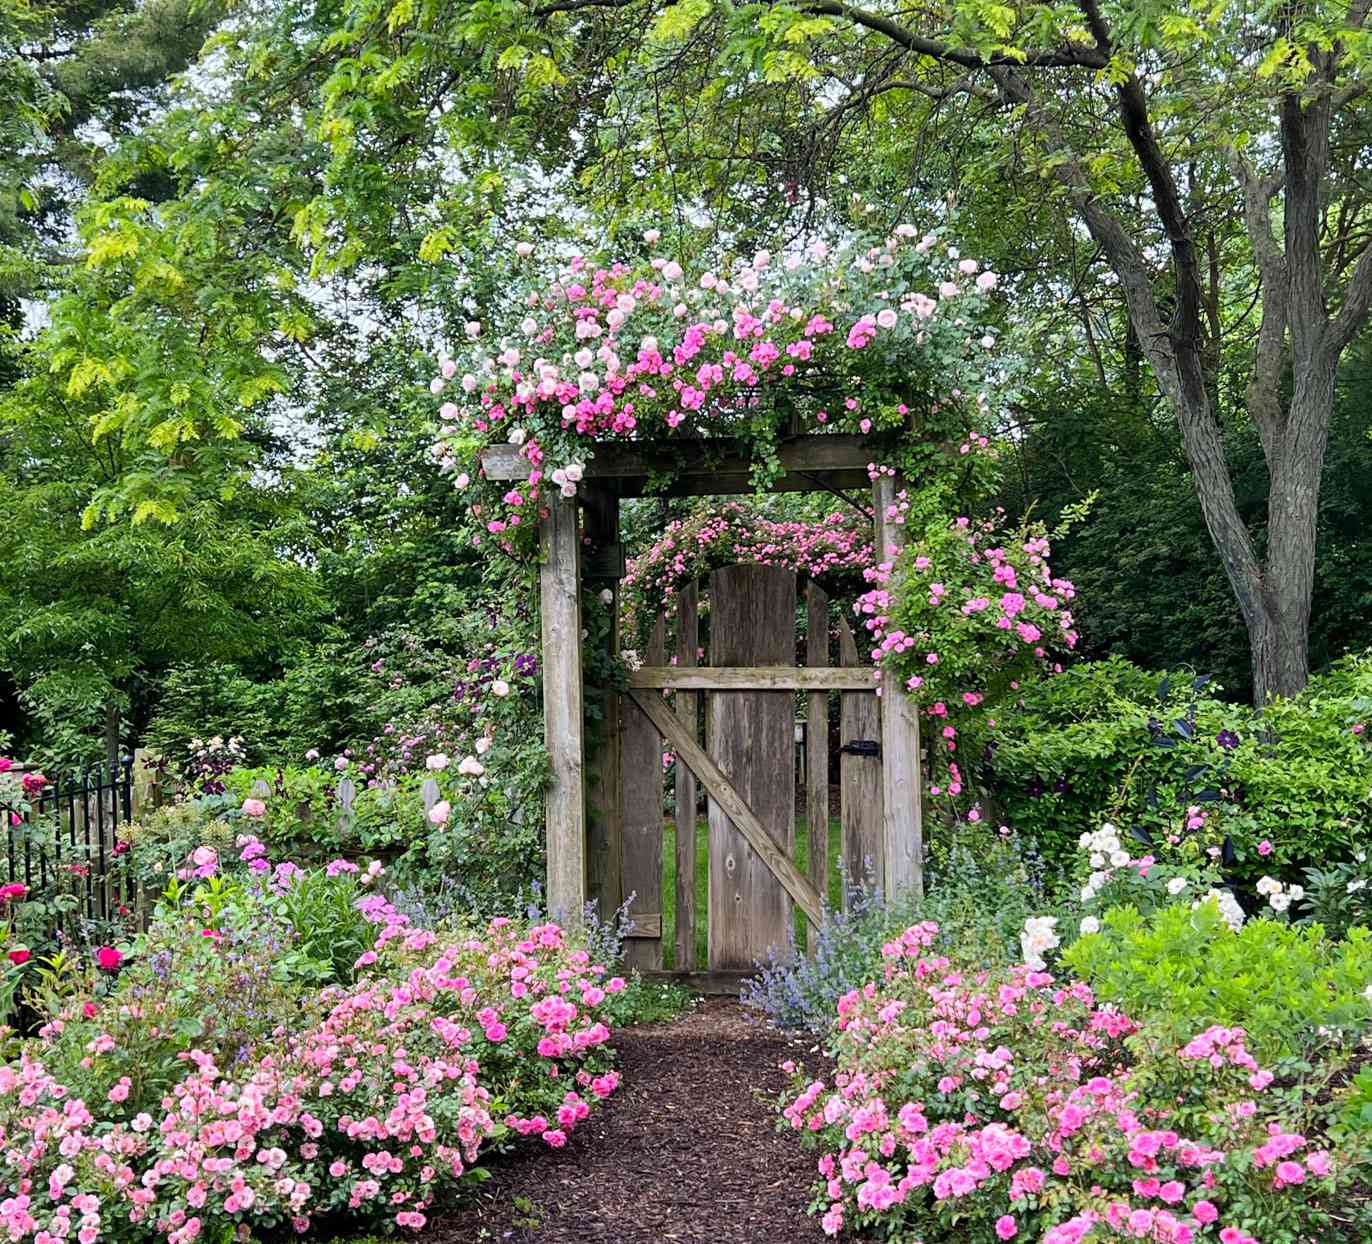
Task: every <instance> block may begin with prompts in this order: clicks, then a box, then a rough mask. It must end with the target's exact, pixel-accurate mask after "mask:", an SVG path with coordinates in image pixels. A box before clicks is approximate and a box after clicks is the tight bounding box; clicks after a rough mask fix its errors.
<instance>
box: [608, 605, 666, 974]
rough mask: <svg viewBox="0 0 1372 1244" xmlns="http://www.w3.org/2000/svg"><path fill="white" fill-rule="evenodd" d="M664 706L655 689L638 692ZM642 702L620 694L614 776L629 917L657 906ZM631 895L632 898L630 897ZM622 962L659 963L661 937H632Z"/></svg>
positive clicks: (658, 845) (653, 801)
mask: <svg viewBox="0 0 1372 1244" xmlns="http://www.w3.org/2000/svg"><path fill="white" fill-rule="evenodd" d="M665 647H666V627H665V624H664V623H663V620H662V619H661V618H658V620H657V622H656V624H655V625H654V626H653V632H652V636H651V638H650V639H649V640H648V647H647V652H646V653H645V655H646V656H647V658H648V660H649V661H652V662H654V663H656V664H661V663H662V661H663V660H665V656H664V649H665ZM644 694H645V695H646V696H651V697H652V698H653V699H654V700H655V701H656V703H657V704H659V705H661V707H662V711H663V712H664V713H669V712H670V710H669V709H668V708H667V706H666V705H665V704H664V703H663V701H662V693H661V692H660V691H647V692H644ZM642 703H643V702H642V701H640V700H637V699H625V700H624V701H623V704H624V709H623V714H622V720H621V723H620V735H619V742H620V775H621V778H620V780H621V784H622V786H623V816H624V824H623V844H624V848H623V859H624V899H625V901H626V902H628V904H629V916H630V918H631V919H632V918H635V916H636V915H637V913H638V912H643V913H645V914H658V913H661V911H662V824H663V811H662V802H663V800H662V732H661V731H660V730H659V729H658V727H657V726H656V725H654V724H653V721H652V719H651V718H649V717H648V716H646V715H645V714H644V713H643V712H642V711H640V710H641V708H642ZM630 896H632V897H630ZM624 957H625V962H626V963H627V964H628V965H629V966H630V967H635V968H639V969H640V970H642V971H649V970H655V969H657V968H660V967H661V966H662V939H661V936H660V924H659V936H658V937H657V938H652V939H649V938H634V939H633V940H632V941H630V942H629V943H628V944H627V945H626V946H625V948H624Z"/></svg>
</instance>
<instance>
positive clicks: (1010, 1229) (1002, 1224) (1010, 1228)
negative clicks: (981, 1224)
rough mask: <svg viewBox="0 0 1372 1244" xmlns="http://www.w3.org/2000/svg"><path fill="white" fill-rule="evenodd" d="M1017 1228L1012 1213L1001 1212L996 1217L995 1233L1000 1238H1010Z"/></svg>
mask: <svg viewBox="0 0 1372 1244" xmlns="http://www.w3.org/2000/svg"><path fill="white" fill-rule="evenodd" d="M1018 1230H1019V1228H1018V1227H1017V1226H1016V1225H1015V1217H1014V1215H1013V1214H1002V1215H1001V1216H1000V1217H999V1218H997V1219H996V1235H997V1236H998V1237H999V1238H1000V1239H1002V1240H1008V1239H1010V1238H1011V1237H1012V1236H1013V1235H1014V1234H1015V1233H1016V1232H1017V1231H1018Z"/></svg>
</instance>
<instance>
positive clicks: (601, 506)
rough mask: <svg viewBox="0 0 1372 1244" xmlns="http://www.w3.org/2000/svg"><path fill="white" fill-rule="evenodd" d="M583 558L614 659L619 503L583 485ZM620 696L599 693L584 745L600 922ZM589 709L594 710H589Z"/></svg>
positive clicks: (616, 811) (611, 897)
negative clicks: (604, 596)
mask: <svg viewBox="0 0 1372 1244" xmlns="http://www.w3.org/2000/svg"><path fill="white" fill-rule="evenodd" d="M581 492H582V501H583V505H584V507H585V523H584V528H583V532H582V539H583V542H584V544H585V558H584V559H583V562H582V578H583V580H584V581H585V587H586V590H587V591H593V590H598V591H600V592H602V593H603V592H608V593H609V594H610V598H609V600H608V601H607V602H606V608H607V609H608V610H609V611H610V631H609V634H608V635H606V636H605V650H606V655H607V656H610V657H617V656H618V655H619V646H620V645H619V581H620V579H622V578H623V577H624V551H623V549H622V547H621V546H620V543H619V498H618V497H617V496H616V495H615V494H614V493H613V492H611V491H610V490H609V489H608V488H600V487H595V486H594V485H583V486H582V489H581ZM619 700H620V697H619V692H618V691H617V690H616V689H615V688H614V687H612V686H607V687H604V688H602V689H601V691H600V694H599V705H598V706H599V709H600V728H599V729H598V730H597V731H595V732H594V734H593V736H592V737H589V738H588V739H587V740H586V818H587V820H586V885H587V894H588V896H589V898H590V900H591V901H592V902H593V903H595V905H596V911H597V912H598V914H599V915H600V918H601V919H602V920H609V919H611V918H612V917H613V916H614V913H615V912H616V911H618V910H619V907H620V904H622V903H623V902H624V807H623V802H622V798H621V795H622V791H621V784H620V778H619V762H620V756H619V731H620V720H621V711H620V702H619ZM592 707H593V708H594V707H595V706H594V705H593V706H592Z"/></svg>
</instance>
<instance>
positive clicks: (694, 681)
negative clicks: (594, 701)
mask: <svg viewBox="0 0 1372 1244" xmlns="http://www.w3.org/2000/svg"><path fill="white" fill-rule="evenodd" d="M629 686H631V687H677V688H681V689H682V690H690V691H839V690H842V691H873V692H874V691H876V689H877V683H876V681H875V680H874V679H873V677H872V671H871V669H870V668H868V669H843V668H840V667H835V666H831V665H828V664H825V665H820V666H813V667H810V668H802V669H796V668H795V667H794V666H787V665H781V666H775V665H753V666H748V665H734V666H725V667H720V666H715V665H707V666H704V667H703V668H700V669H682V668H680V667H679V666H676V665H644V666H643V667H642V668H640V669H636V670H631V671H630V672H629Z"/></svg>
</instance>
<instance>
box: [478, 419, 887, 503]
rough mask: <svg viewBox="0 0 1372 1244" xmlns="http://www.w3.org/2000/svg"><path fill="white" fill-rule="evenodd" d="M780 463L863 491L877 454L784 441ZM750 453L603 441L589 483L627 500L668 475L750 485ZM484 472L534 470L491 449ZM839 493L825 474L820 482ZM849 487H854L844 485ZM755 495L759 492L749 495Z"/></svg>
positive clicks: (514, 455)
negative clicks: (856, 482) (846, 475)
mask: <svg viewBox="0 0 1372 1244" xmlns="http://www.w3.org/2000/svg"><path fill="white" fill-rule="evenodd" d="M777 457H778V458H779V460H780V462H781V466H782V469H783V471H786V472H804V473H812V472H833V471H844V472H860V473H861V478H862V485H863V486H864V487H865V486H866V484H867V481H868V475H867V464H868V463H869V462H871V461H872V458H873V457H874V451H873V450H872V449H871V448H869V447H868V445H867V441H866V438H865V437H861V436H851V435H846V434H835V435H830V436H822V435H819V436H816V435H811V436H799V437H796V438H795V439H793V440H787V441H783V442H782V443H781V445H780V446H779V447H778V449H777ZM752 465H753V464H752V454H751V449H750V447H749V446H748V445H747V443H746V442H743V441H739V440H737V439H734V438H731V437H711V438H710V439H708V440H704V439H692V440H679V441H673V442H672V443H671V444H669V445H650V444H633V443H627V444H626V443H625V442H623V441H604V442H601V443H599V444H596V445H592V446H591V447H590V457H589V459H588V460H587V462H586V476H585V478H586V479H587V480H588V481H592V482H595V483H606V482H609V481H615V482H616V483H617V484H618V485H620V486H621V487H620V495H621V496H629V495H631V493H630V492H629V491H626V490H625V486H629V487H632V485H634V484H635V483H637V484H638V485H640V486H646V485H647V483H648V481H649V479H650V478H651V477H652V476H654V475H658V476H660V475H663V474H669V475H674V476H676V477H677V478H678V479H679V480H690V479H696V480H699V481H701V482H702V483H703V484H705V485H710V484H715V483H720V484H728V483H730V482H732V481H733V480H734V479H735V478H736V479H739V480H746V479H747V477H748V476H749V474H750V473H751V471H752ZM481 468H482V470H483V471H485V473H486V478H487V479H490V480H516V479H528V478H529V474H530V472H531V471H532V469H533V468H532V464H531V463H530V462H529V459H528V457H527V456H526V455H525V453H524V451H523V449H522V448H521V447H520V446H518V445H490V446H487V448H485V449H483V450H482V451H481ZM824 484H827V485H829V486H830V487H838V486H839V485H838V484H835V483H834V481H833V480H832V479H831V478H829V476H828V475H827V474H826V475H825V478H824V479H823V480H822V481H820V482H819V486H822V485H824ZM843 486H844V487H851V484H846V483H845V484H844V485H843ZM816 487H817V483H816V481H815V480H814V479H810V481H809V484H808V488H809V490H810V491H814V490H815V489H816ZM747 491H749V492H755V491H756V487H755V486H751V487H749V488H748V489H747ZM706 493H707V494H709V493H715V494H719V495H722V493H721V492H720V490H719V489H716V488H709V487H707V488H706Z"/></svg>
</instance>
